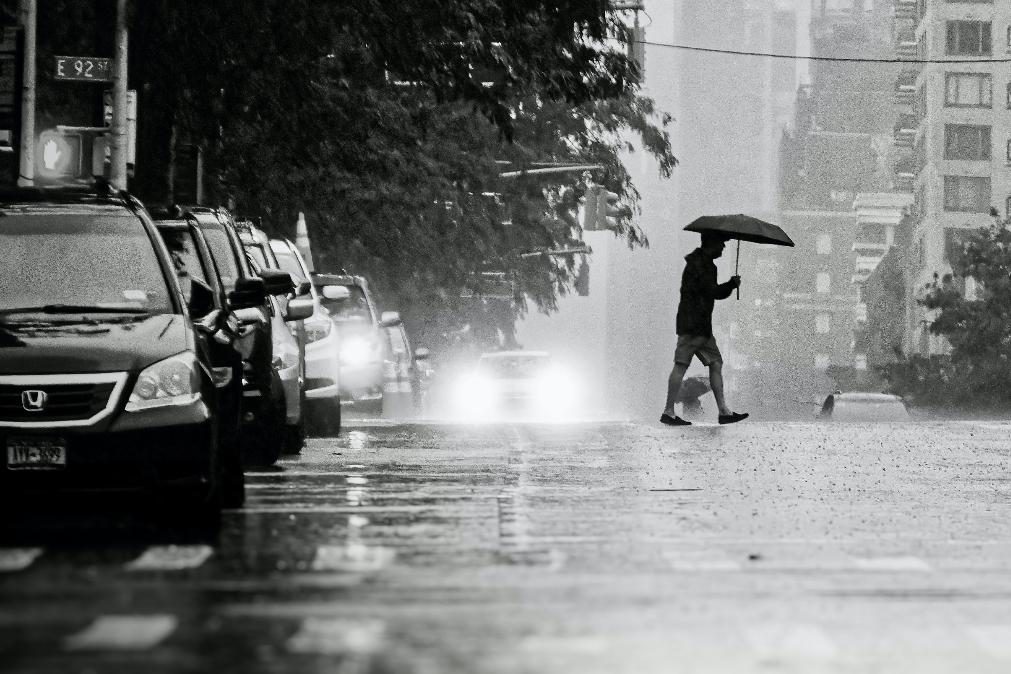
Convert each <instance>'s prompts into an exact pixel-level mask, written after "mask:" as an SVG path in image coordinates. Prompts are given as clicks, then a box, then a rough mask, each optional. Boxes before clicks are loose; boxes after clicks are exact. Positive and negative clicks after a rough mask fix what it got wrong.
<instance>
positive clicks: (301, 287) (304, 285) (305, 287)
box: [295, 281, 312, 297]
mask: <svg viewBox="0 0 1011 674" xmlns="http://www.w3.org/2000/svg"><path fill="white" fill-rule="evenodd" d="M310 292H312V284H311V283H309V282H308V281H302V282H301V283H299V284H298V287H297V288H295V295H297V296H298V297H301V296H302V295H308V294H309V293H310Z"/></svg>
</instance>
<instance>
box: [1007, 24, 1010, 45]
mask: <svg viewBox="0 0 1011 674" xmlns="http://www.w3.org/2000/svg"><path fill="white" fill-rule="evenodd" d="M1007 50H1008V51H1011V26H1008V27H1007Z"/></svg>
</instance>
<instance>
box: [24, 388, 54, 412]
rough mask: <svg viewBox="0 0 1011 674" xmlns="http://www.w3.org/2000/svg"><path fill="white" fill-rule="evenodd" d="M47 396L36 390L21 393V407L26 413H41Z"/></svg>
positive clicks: (43, 392) (47, 398) (44, 407)
mask: <svg viewBox="0 0 1011 674" xmlns="http://www.w3.org/2000/svg"><path fill="white" fill-rule="evenodd" d="M47 400H49V394H48V393H46V392H45V391H39V390H38V389H34V390H29V391H22V392H21V406H22V407H24V408H25V411H26V412H41V411H42V410H44V409H46V401H47Z"/></svg>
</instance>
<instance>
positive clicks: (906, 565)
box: [853, 557, 930, 571]
mask: <svg viewBox="0 0 1011 674" xmlns="http://www.w3.org/2000/svg"><path fill="white" fill-rule="evenodd" d="M853 563H854V564H856V567H857V568H858V569H860V570H862V571H930V565H929V564H927V562H925V561H924V560H922V559H920V558H919V557H860V558H856V559H854V560H853Z"/></svg>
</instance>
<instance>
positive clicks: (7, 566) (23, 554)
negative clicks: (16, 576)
mask: <svg viewBox="0 0 1011 674" xmlns="http://www.w3.org/2000/svg"><path fill="white" fill-rule="evenodd" d="M41 554H42V548H4V549H0V573H11V572H13V571H21V570H23V569H27V568H28V567H29V566H31V565H32V562H34V561H35V559H36V558H37V557H38V556H39V555H41Z"/></svg>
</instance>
